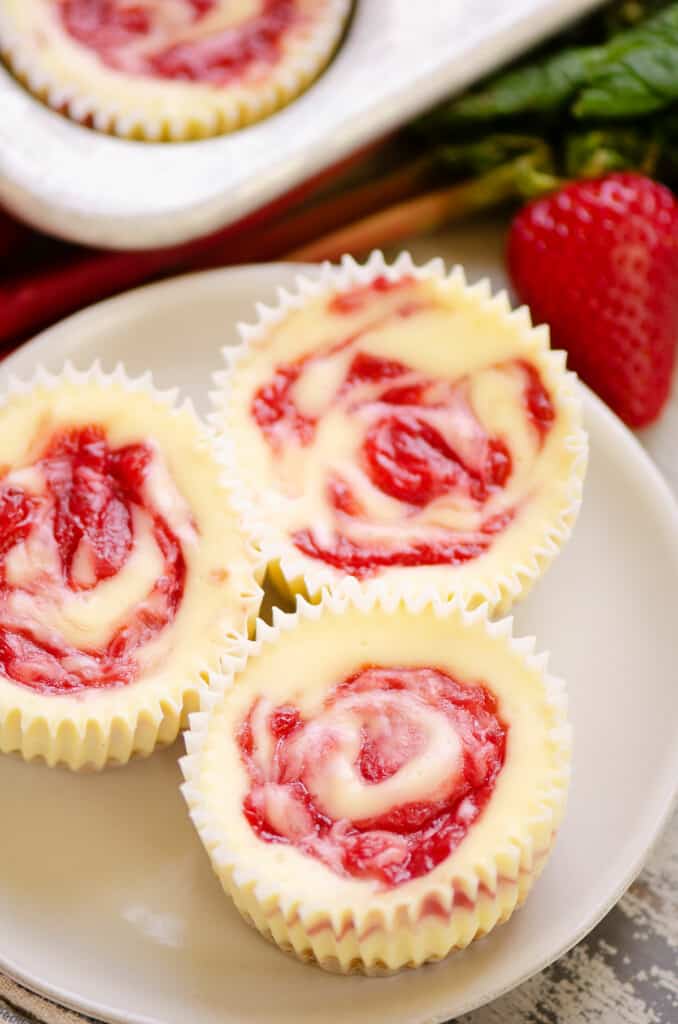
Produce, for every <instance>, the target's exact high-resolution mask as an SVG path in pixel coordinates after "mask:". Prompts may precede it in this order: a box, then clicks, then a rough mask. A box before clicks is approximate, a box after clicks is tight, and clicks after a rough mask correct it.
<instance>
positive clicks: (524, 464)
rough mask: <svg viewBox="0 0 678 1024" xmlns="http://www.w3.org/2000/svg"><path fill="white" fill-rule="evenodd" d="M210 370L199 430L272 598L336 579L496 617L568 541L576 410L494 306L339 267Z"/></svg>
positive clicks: (529, 338)
mask: <svg viewBox="0 0 678 1024" xmlns="http://www.w3.org/2000/svg"><path fill="white" fill-rule="evenodd" d="M225 352H226V354H227V358H229V359H230V363H231V365H230V367H229V369H228V371H227V372H226V373H224V374H221V375H219V377H218V380H217V383H218V389H219V390H218V391H217V393H216V396H215V397H216V401H217V410H216V412H215V415H214V422H215V425H216V426H217V428H218V429H219V430H220V431H221V432H222V434H223V436H224V439H225V443H226V447H227V453H228V458H229V466H230V471H231V475H232V488H233V491H234V495H235V497H236V503H237V505H238V507H239V509H240V511H241V514H242V522H243V528H244V529H249V530H251V531H252V532H253V533H254V534H255V535H256V539H257V541H258V542H259V543H260V544H261V545H262V547H263V549H264V551H265V553H266V556H267V558H268V559H269V574H270V577H271V579H272V580H273V581H274V582H275V584H276V586H277V587H278V589H279V591H280V592H282V593H286V592H287V593H289V592H290V591H291V592H292V593H294V592H296V591H301V592H303V593H305V594H306V595H307V596H313V595H315V594H317V593H318V592H319V590H320V589H321V588H322V587H324V586H334V585H337V584H338V583H339V582H340V581H341V580H342V579H343V578H345V577H347V576H351V577H357V578H358V579H360V580H362V581H365V582H371V581H375V580H382V581H383V584H384V585H385V586H388V587H397V588H401V589H403V588H411V587H415V588H422V587H433V588H434V589H435V590H436V591H437V592H439V593H441V594H442V595H443V596H448V595H451V594H460V595H461V596H462V597H463V598H464V600H465V601H466V602H467V603H471V604H474V603H479V602H481V601H488V602H489V603H490V604H492V605H493V606H496V607H497V608H500V609H501V608H506V607H508V605H509V604H510V603H511V602H512V601H513V600H514V599H515V598H516V597H518V596H521V595H522V594H523V593H525V592H526V590H527V589H529V587H530V586H531V584H532V583H533V582H534V581H535V580H536V579H537V578H538V576H539V575H540V574H541V572H542V571H543V569H544V568H545V566H546V565H547V564H548V562H549V561H550V560H551V558H552V557H553V556H554V554H555V553H556V552H557V551H558V550H559V548H560V547H561V546H562V544H563V542H564V541H565V539H566V538H567V536H568V534H569V532H570V530H571V527H572V524H573V522H574V520H575V518H576V514H577V511H578V508H579V503H580V499H581V490H582V480H583V475H584V470H585V464H586V436H585V434H584V432H583V429H582V426H581V409H580V400H579V397H578V393H577V390H576V385H575V383H574V381H573V378H572V376H571V375H570V374H567V373H566V372H565V369H564V357H563V356H562V354H561V353H555V352H552V351H551V350H550V349H549V345H548V334H547V332H546V329H545V328H539V329H535V328H533V327H532V326H531V325H530V323H529V316H528V314H527V312H526V311H525V310H519V311H517V312H514V313H512V312H511V311H510V310H509V308H508V304H507V301H506V297H505V296H498V297H496V298H494V299H492V298H491V297H490V296H489V295H488V294H487V292H486V290H484V289H483V288H482V286H481V287H476V288H469V287H468V286H467V285H466V284H465V281H464V279H463V275H462V274H461V273H460V272H459V271H457V272H454V273H452V274H451V275H449V276H447V277H446V276H444V275H443V274H442V272H441V270H440V268H439V267H438V266H429V267H426V268H421V269H418V268H416V267H414V266H413V265H412V263H411V261H409V260H408V259H401V260H400V261H399V262H398V263H397V264H396V265H395V266H394V267H387V266H386V265H385V264H383V261H381V260H380V259H379V258H374V259H372V260H371V261H370V263H368V265H367V266H365V267H363V268H361V267H358V266H356V265H355V264H354V263H353V262H352V261H347V262H345V264H344V267H343V269H341V270H336V271H328V272H326V274H325V276H324V277H322V278H321V279H320V281H316V282H302V284H301V292H300V294H298V295H295V296H289V295H288V296H287V297H286V298H285V299H284V300H283V301H282V302H281V304H280V305H279V306H278V307H277V308H276V309H274V310H268V311H267V312H266V314H265V316H264V317H263V319H262V320H261V322H260V323H259V324H257V325H256V326H254V327H253V328H251V329H248V330H246V331H245V337H244V340H243V343H242V345H241V346H240V347H239V348H235V347H234V348H231V349H225Z"/></svg>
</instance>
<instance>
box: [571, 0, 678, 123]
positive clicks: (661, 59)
mask: <svg viewBox="0 0 678 1024" xmlns="http://www.w3.org/2000/svg"><path fill="white" fill-rule="evenodd" d="M603 49H604V51H605V53H604V59H603V60H602V61H598V62H594V63H593V64H592V65H591V67H590V69H589V73H588V75H587V81H586V82H585V83H583V86H582V89H581V91H580V92H579V95H578V98H577V100H576V102H575V104H574V107H573V113H574V114H575V116H576V117H579V118H592V117H637V116H638V115H644V114H650V113H653V112H654V111H657V110H662V109H664V108H665V107H667V106H668V105H669V104H671V103H672V102H673V101H674V100H676V99H678V4H675V3H674V4H671V6H670V7H667V8H666V9H665V10H663V11H660V12H659V13H658V14H656V15H654V16H653V17H651V18H649V19H648V20H647V21H645V22H642V23H641V24H640V25H638V26H637V27H636V28H634V29H630V30H629V31H628V32H622V33H621V34H620V35H618V36H615V37H614V38H613V39H611V40H610V42H609V43H607V44H606V46H605V47H604V48H603Z"/></svg>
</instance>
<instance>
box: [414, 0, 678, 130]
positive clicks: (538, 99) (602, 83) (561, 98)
mask: <svg viewBox="0 0 678 1024" xmlns="http://www.w3.org/2000/svg"><path fill="white" fill-rule="evenodd" d="M655 6H656V5H655V4H650V5H648V4H645V5H638V4H626V5H621V6H619V5H618V7H617V9H616V10H617V16H618V18H619V19H621V18H622V15H623V17H624V18H625V19H626V21H625V23H626V24H633V11H632V10H631V9H630V8H636V7H640V12H639V11H637V10H636V11H635V16H638V17H639V16H640V15H641V14H644V13H646V12H647V10H653V9H654V7H655ZM625 8H628V9H626V10H625V12H624V9H625ZM623 23H624V21H623V20H622V21H620V24H623ZM676 100H678V3H676V2H674V3H670V4H669V5H668V6H665V7H664V8H663V9H662V10H660V11H659V12H655V13H653V14H652V15H651V16H650V17H649V18H647V19H646V20H643V21H640V22H638V23H637V24H633V27H631V28H627V29H625V30H624V31H619V32H617V34H614V35H612V37H611V38H610V39H608V41H607V42H604V43H600V44H599V45H594V46H575V47H572V46H569V47H567V48H566V49H561V50H559V51H556V52H554V53H551V54H550V55H547V56H542V57H540V58H538V59H536V60H532V61H530V62H528V63H524V64H522V65H521V66H518V67H516V68H513V69H509V70H508V71H506V72H504V73H502V74H500V75H498V76H495V77H494V78H492V79H490V81H489V82H488V83H487V84H486V85H485V86H481V87H480V88H479V89H476V90H474V91H472V92H469V93H467V94H466V95H464V96H461V97H460V98H459V99H456V100H452V101H451V102H450V103H448V104H445V105H444V106H443V107H440V108H439V109H438V110H437V111H434V112H433V113H432V114H431V115H429V116H428V118H426V119H424V120H423V122H422V123H421V124H422V127H423V128H424V129H425V130H426V129H428V130H429V131H432V130H438V131H439V130H440V129H441V128H442V129H446V128H447V129H455V128H458V127H461V126H466V125H468V124H477V125H478V126H481V125H483V124H487V123H488V122H491V121H497V122H501V121H502V120H505V119H507V118H513V119H515V120H514V121H513V122H512V123H517V124H520V118H521V117H523V116H526V115H532V116H541V117H542V118H544V117H546V119H547V120H546V122H544V121H543V120H542V124H544V123H547V124H548V123H552V118H553V115H555V114H558V113H561V114H564V113H565V111H566V110H567V109H568V108H569V109H570V110H571V111H572V113H573V114H574V116H575V117H577V118H578V119H585V118H588V119H592V118H595V119H599V118H631V117H637V116H639V115H646V114H649V113H653V112H655V111H658V110H662V109H664V108H666V107H667V106H669V105H670V104H672V103H673V102H674V101H676ZM549 116H550V117H551V121H549V120H548V119H549ZM530 127H531V129H532V130H534V127H535V126H534V123H533V124H532V125H531V126H530Z"/></svg>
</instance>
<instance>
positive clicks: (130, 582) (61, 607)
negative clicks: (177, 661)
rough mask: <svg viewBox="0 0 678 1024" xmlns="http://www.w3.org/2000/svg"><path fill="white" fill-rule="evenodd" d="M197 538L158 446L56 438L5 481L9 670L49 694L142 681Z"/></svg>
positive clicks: (0, 632) (2, 551) (0, 555)
mask: <svg viewBox="0 0 678 1024" xmlns="http://www.w3.org/2000/svg"><path fill="white" fill-rule="evenodd" d="M195 540H196V529H195V526H194V523H193V520H192V516H191V514H190V510H189V508H188V506H187V505H186V503H185V501H184V499H183V498H182V496H181V495H180V494H179V492H178V491H177V489H176V486H175V484H174V482H173V481H172V478H171V476H170V474H169V471H168V469H167V467H166V465H165V463H164V460H163V459H162V457H161V455H160V453H159V452H158V451H157V450H156V447H155V446H154V444H153V443H152V442H143V443H134V444H126V445H124V446H122V447H118V448H112V447H111V446H110V444H109V442H108V440H107V438H106V435H105V433H104V431H103V430H102V429H101V428H100V427H98V426H96V425H89V426H84V427H77V428H73V429H64V430H62V431H58V432H56V433H54V434H52V435H51V436H50V437H49V439H48V440H47V442H46V443H45V444H44V445H41V451H40V454H39V455H38V457H37V458H35V460H34V461H32V462H31V463H30V464H27V465H23V466H21V467H18V468H6V469H5V471H4V473H3V474H2V476H1V477H0V674H1V675H2V676H4V677H5V678H6V679H8V680H11V681H12V682H14V683H17V684H19V685H21V686H24V687H27V688H29V689H31V690H34V691H37V692H39V693H43V694H47V693H49V694H63V693H71V694H72V693H78V692H82V691H86V690H90V689H101V688H104V689H105V688H115V687H120V686H124V685H126V684H128V683H131V682H133V681H134V680H135V679H137V678H138V676H139V674H140V673H141V671H142V670H143V669H144V667H146V666H147V665H148V664H150V663H153V664H155V663H156V662H157V660H158V659H159V658H161V657H162V644H161V643H159V641H160V640H161V638H162V636H163V634H164V633H165V631H166V630H167V628H168V627H169V626H170V624H171V623H172V621H173V620H174V618H175V617H176V614H177V611H178V609H179V607H180V605H181V601H182V598H183V594H184V585H185V579H186V559H185V548H186V546H187V545H188V546H190V545H192V544H194V543H195Z"/></svg>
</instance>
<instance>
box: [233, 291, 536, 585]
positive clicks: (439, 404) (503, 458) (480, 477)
mask: <svg viewBox="0 0 678 1024" xmlns="http://www.w3.org/2000/svg"><path fill="white" fill-rule="evenodd" d="M385 301H386V302H387V303H388V306H387V307H386V308H385V307H384V302H385ZM371 303H376V304H378V311H377V312H376V313H375V315H374V316H373V317H370V316H369V314H370V309H371ZM431 308H432V302H431V300H427V299H425V298H423V297H422V295H421V294H420V293H419V292H418V291H417V283H416V282H415V281H414V280H413V279H412V278H404V279H402V280H399V281H397V282H395V283H394V282H389V281H387V280H386V279H384V278H377V280H376V281H375V282H373V284H371V285H369V286H360V287H358V288H355V289H353V290H352V291H349V292H346V293H341V294H339V295H337V296H334V297H333V298H332V299H331V300H330V301H329V303H328V304H327V312H328V313H329V314H330V315H331V316H332V318H335V317H346V316H356V315H357V316H360V317H361V318H363V320H364V322H363V323H362V324H361V325H360V326H359V327H358V328H357V329H354V330H353V331H352V332H351V333H349V334H348V335H347V336H346V337H345V338H344V339H343V340H341V341H339V342H333V343H331V344H327V345H325V346H321V347H319V348H318V349H317V350H316V351H315V352H312V353H310V354H307V355H305V356H303V357H301V358H299V359H297V360H296V361H294V362H291V363H287V364H282V365H279V366H277V367H276V369H275V371H274V374H273V376H272V378H271V379H270V380H269V381H268V382H267V383H266V384H264V385H263V386H261V387H260V388H259V390H258V391H257V392H256V394H255V395H254V398H253V400H252V404H251V414H252V416H253V418H254V420H255V421H256V423H257V424H258V426H259V428H260V429H261V431H262V433H263V434H264V436H265V437H266V439H267V441H268V443H269V445H270V447H271V449H272V451H273V452H274V454H275V455H276V456H278V457H280V458H284V456H285V453H286V450H287V449H289V448H291V447H297V448H298V447H299V446H302V447H304V448H306V449H308V451H309V458H310V457H311V455H310V453H311V452H312V449H313V446H314V444H315V441H316V438H317V434H318V428H319V425H320V421H321V416H319V415H317V414H314V415H311V414H309V413H308V412H304V411H302V409H300V408H299V406H298V405H297V403H296V401H295V389H296V388H297V387H298V386H299V384H300V383H301V382H302V381H303V378H304V375H305V374H307V373H312V372H313V371H314V370H315V369H317V368H318V367H319V366H322V365H327V364H329V363H330V362H331V361H332V360H341V361H342V362H341V367H342V368H343V369H342V374H343V377H342V379H341V381H340V383H339V386H338V388H337V390H336V393H335V394H328V395H327V403H326V406H325V408H326V409H327V411H328V413H332V412H336V411H340V412H341V414H342V415H343V416H345V417H346V418H347V419H349V420H351V421H352V423H353V425H355V422H356V421H359V423H360V425H361V431H362V441H361V444H360V447H359V449H358V450H357V451H356V452H355V462H356V469H357V470H358V471H359V473H360V474H361V477H362V479H363V481H364V484H365V486H361V487H360V488H359V493H358V492H357V491H356V488H355V486H354V485H353V484H351V483H350V482H349V481H348V480H347V479H345V475H344V474H342V471H341V470H339V469H337V468H336V467H333V466H331V465H330V466H328V468H327V488H326V500H327V504H328V506H329V509H330V513H331V515H332V517H333V525H334V532H333V535H332V536H331V537H329V538H328V536H327V531H325V532H324V534H323V535H322V539H321V536H320V535H319V533H318V531H316V530H315V529H314V528H313V527H312V526H308V527H306V526H302V527H301V528H299V529H295V531H294V532H293V534H292V539H293V542H294V544H295V545H296V547H297V548H298V549H299V550H300V551H302V552H303V553H304V554H306V555H308V556H309V557H311V558H314V559H317V560H319V561H323V562H325V563H326V564H328V565H331V566H334V567H335V568H337V569H343V570H345V571H347V572H349V573H351V574H352V575H356V576H368V575H370V574H373V573H375V572H377V571H378V570H379V569H381V568H384V567H388V566H416V565H440V564H451V565H459V564H461V563H463V562H467V561H469V560H470V559H473V558H477V557H478V556H479V555H482V554H483V553H484V552H486V551H487V550H488V548H489V547H490V545H491V544H492V538H493V537H494V536H496V534H498V533H500V532H501V531H502V530H503V529H505V528H506V526H507V525H508V524H509V523H510V522H511V521H512V519H513V518H514V516H515V514H516V508H515V507H514V506H512V505H511V504H510V503H508V502H504V503H503V504H502V503H501V502H499V507H497V506H498V501H497V499H498V497H499V496H500V495H501V494H502V492H503V491H504V489H505V488H506V487H507V485H508V483H509V481H510V479H511V474H512V472H513V459H512V455H511V451H510V449H509V445H508V440H509V439H507V438H504V437H500V436H492V435H491V434H489V433H488V432H487V430H486V429H485V428H484V426H483V424H482V423H481V422H480V421H479V419H478V416H477V414H476V412H475V410H474V409H473V403H472V398H471V393H472V385H473V383H474V377H473V376H472V375H469V376H464V377H460V378H458V379H456V380H445V379H435V378H432V377H428V376H426V375H425V374H423V373H421V372H419V371H416V370H414V369H412V368H411V367H409V366H407V365H406V364H405V363H403V362H401V361H399V360H394V359H389V358H386V357H384V356H383V355H376V354H372V353H370V352H369V351H366V350H365V348H364V345H365V344H366V342H367V341H368V338H369V335H370V332H371V331H374V330H379V329H381V328H382V327H389V326H390V325H391V324H396V325H397V323H398V321H401V320H403V319H408V320H409V319H412V323H413V326H412V330H413V332H416V329H417V328H416V318H417V316H418V315H419V314H422V313H426V312H429V311H430V310H431ZM349 357H350V358H349ZM487 369H488V370H489V371H493V372H498V373H500V374H502V375H504V376H505V377H506V379H507V383H511V382H514V383H515V382H517V383H518V386H519V389H520V391H521V392H522V410H523V415H524V416H525V418H526V420H527V421H528V423H529V424H530V425H531V427H532V429H533V432H534V446H535V449H536V450H539V449H540V448H541V447H542V446H543V444H544V441H545V439H546V437H547V435H548V433H549V431H550V429H551V427H552V425H553V421H554V419H555V409H554V406H553V403H552V401H551V397H550V395H549V393H548V391H547V390H546V388H545V386H544V383H543V381H542V379H541V376H540V374H539V372H538V370H537V369H536V367H535V366H534V365H532V363H530V362H528V361H526V360H523V359H513V360H508V361H505V362H503V363H501V364H498V365H496V366H491V367H488V368H487ZM483 372H487V371H483ZM507 393H510V389H507ZM321 404H322V403H321ZM353 480H354V482H355V477H353ZM375 492H378V493H380V494H382V495H384V496H387V497H388V498H391V499H393V501H394V502H395V503H399V506H400V510H399V513H398V512H397V511H396V510H397V509H398V506H397V505H395V506H392V507H391V511H390V516H391V518H390V521H389V522H388V523H386V524H384V523H383V522H381V521H380V520H379V518H378V513H375V514H372V513H371V509H370V501H369V499H370V495H374V494H375ZM460 504H463V505H464V508H465V515H463V516H461V518H462V519H464V521H465V525H464V526H463V527H460V528H458V529H453V528H450V527H449V525H446V523H445V518H444V516H445V510H446V509H447V511H448V512H449V510H450V509H451V508H453V507H454V506H455V505H456V506H457V507H459V505H460ZM380 508H381V510H382V511H383V503H382V505H381V506H380ZM441 512H442V514H440V513H441ZM396 515H399V518H400V524H401V526H402V529H401V531H400V536H397V535H396V534H395V533H394V530H393V520H394V518H395V517H396ZM471 521H472V526H471V527H469V526H468V523H469V522H471ZM427 524H429V527H430V528H427ZM441 524H442V525H441ZM382 526H383V538H382V537H380V536H379V533H380V530H381V529H382Z"/></svg>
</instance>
